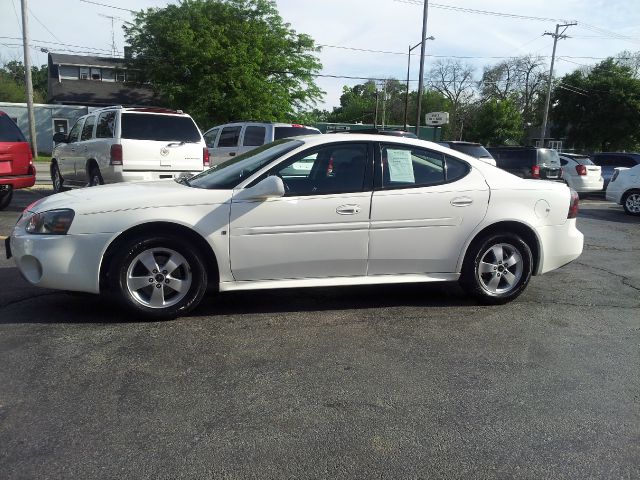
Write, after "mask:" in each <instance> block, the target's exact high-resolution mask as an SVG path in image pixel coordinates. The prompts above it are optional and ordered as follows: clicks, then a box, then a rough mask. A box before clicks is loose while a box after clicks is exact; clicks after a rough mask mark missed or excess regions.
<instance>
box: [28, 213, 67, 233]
mask: <svg viewBox="0 0 640 480" xmlns="http://www.w3.org/2000/svg"><path fill="white" fill-rule="evenodd" d="M74 215H75V212H74V211H73V210H70V209H68V208H65V209H61V210H49V211H48V212H40V213H36V214H35V215H32V216H31V217H29V219H28V221H27V226H26V227H25V230H26V231H27V232H28V233H33V234H35V235H66V234H67V232H68V231H69V227H71V222H72V221H73V217H74Z"/></svg>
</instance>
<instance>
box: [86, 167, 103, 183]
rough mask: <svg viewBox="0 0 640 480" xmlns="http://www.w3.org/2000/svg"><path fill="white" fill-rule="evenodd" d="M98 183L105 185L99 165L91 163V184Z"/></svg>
mask: <svg viewBox="0 0 640 480" xmlns="http://www.w3.org/2000/svg"><path fill="white" fill-rule="evenodd" d="M98 185H104V180H102V175H101V174H100V169H99V168H98V166H97V165H91V167H89V186H90V187H97V186H98Z"/></svg>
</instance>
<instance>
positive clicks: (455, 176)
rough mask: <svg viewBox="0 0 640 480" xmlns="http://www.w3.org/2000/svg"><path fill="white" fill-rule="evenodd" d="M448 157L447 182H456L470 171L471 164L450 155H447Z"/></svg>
mask: <svg viewBox="0 0 640 480" xmlns="http://www.w3.org/2000/svg"><path fill="white" fill-rule="evenodd" d="M446 159H447V170H446V178H445V180H446V181H447V182H455V181H456V180H460V179H461V178H462V177H464V176H466V175H467V173H469V170H470V167H469V164H467V163H465V162H463V161H461V160H458V159H457V158H453V157H450V156H448V155H447V156H446Z"/></svg>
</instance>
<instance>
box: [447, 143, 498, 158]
mask: <svg viewBox="0 0 640 480" xmlns="http://www.w3.org/2000/svg"><path fill="white" fill-rule="evenodd" d="M447 146H448V145H447ZM450 148H452V149H453V150H457V151H458V152H462V153H466V154H467V155H470V156H472V157H475V158H493V157H492V156H491V154H490V153H489V152H488V151H487V149H486V148H484V147H483V146H482V145H464V144H459V143H452V144H450Z"/></svg>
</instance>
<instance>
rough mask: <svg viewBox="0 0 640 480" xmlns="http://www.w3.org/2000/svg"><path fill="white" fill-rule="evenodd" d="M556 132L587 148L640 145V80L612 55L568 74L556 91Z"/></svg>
mask: <svg viewBox="0 0 640 480" xmlns="http://www.w3.org/2000/svg"><path fill="white" fill-rule="evenodd" d="M552 105H553V109H552V112H551V118H552V121H553V123H554V125H555V131H554V134H555V135H558V136H565V137H566V138H567V141H568V143H570V144H572V145H573V146H575V147H576V148H582V149H586V150H632V149H637V148H639V147H640V79H638V78H635V77H634V71H633V70H632V69H631V68H630V67H629V66H626V65H621V64H619V63H618V62H616V61H615V60H614V59H612V58H609V59H607V60H604V61H603V62H601V63H599V64H598V65H596V66H595V67H594V68H593V69H591V70H590V71H588V72H585V71H581V70H576V71H575V72H573V73H571V74H568V75H565V76H564V77H563V78H562V80H561V81H560V83H559V85H558V86H557V87H556V88H555V90H554V92H553V99H552Z"/></svg>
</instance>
